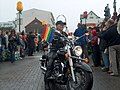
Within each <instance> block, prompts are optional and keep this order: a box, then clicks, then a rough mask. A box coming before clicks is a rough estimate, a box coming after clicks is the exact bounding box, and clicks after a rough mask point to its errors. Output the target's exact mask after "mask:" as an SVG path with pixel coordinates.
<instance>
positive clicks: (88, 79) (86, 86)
mask: <svg viewBox="0 0 120 90" xmlns="http://www.w3.org/2000/svg"><path fill="white" fill-rule="evenodd" d="M75 78H76V82H73V80H72V78H70V79H69V80H68V83H67V90H91V89H92V86H93V75H92V73H90V72H87V71H84V70H81V69H80V70H79V69H78V70H76V71H75Z"/></svg>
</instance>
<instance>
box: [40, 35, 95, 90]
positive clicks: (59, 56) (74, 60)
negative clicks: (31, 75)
mask: <svg viewBox="0 0 120 90" xmlns="http://www.w3.org/2000/svg"><path fill="white" fill-rule="evenodd" d="M62 39H63V41H64V42H65V43H66V44H65V46H64V48H60V49H59V50H58V51H57V53H56V58H55V60H54V62H53V70H52V76H54V79H50V80H49V87H50V90H57V89H56V88H57V86H56V84H59V85H65V86H66V90H91V89H92V86H93V74H92V69H91V68H90V66H89V65H88V64H87V63H88V62H89V60H88V59H87V58H86V59H82V58H81V57H80V56H81V54H82V48H81V46H75V45H74V43H72V42H71V41H70V40H69V39H68V38H66V37H63V38H62ZM47 60H49V59H48V57H47V55H45V57H44V58H40V61H41V64H42V67H44V68H42V70H44V71H45V70H46V66H47V65H46V62H47Z"/></svg>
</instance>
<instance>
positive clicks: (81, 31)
mask: <svg viewBox="0 0 120 90" xmlns="http://www.w3.org/2000/svg"><path fill="white" fill-rule="evenodd" d="M77 27H78V28H77V29H76V30H75V32H74V36H75V38H76V37H78V38H79V37H80V38H79V39H77V41H76V43H77V45H80V46H81V47H82V49H83V54H82V57H84V54H86V52H87V51H86V36H85V33H86V30H85V28H84V27H83V25H81V24H80V23H78V25H77ZM85 56H86V57H87V55H85Z"/></svg>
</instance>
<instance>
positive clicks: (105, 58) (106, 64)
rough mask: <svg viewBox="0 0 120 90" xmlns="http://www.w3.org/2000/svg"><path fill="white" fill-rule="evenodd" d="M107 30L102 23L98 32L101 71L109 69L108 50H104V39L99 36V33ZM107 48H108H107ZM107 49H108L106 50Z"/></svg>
mask: <svg viewBox="0 0 120 90" xmlns="http://www.w3.org/2000/svg"><path fill="white" fill-rule="evenodd" d="M106 30H107V27H106V26H105V25H103V26H102V27H101V31H100V33H99V38H100V51H101V54H102V60H103V65H104V66H103V67H102V71H103V72H107V71H109V65H110V64H109V53H108V52H104V51H105V49H106V41H105V40H104V39H102V38H101V35H102V34H103V33H104V32H105V31H106ZM107 49H108V48H107ZM107 51H108V50H107Z"/></svg>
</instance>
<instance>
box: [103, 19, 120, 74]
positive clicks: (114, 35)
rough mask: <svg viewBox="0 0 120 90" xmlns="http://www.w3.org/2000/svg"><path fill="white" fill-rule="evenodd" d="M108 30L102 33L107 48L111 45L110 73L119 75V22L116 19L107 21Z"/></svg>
mask: <svg viewBox="0 0 120 90" xmlns="http://www.w3.org/2000/svg"><path fill="white" fill-rule="evenodd" d="M106 26H107V28H108V29H107V30H106V31H105V32H104V33H103V34H102V38H103V39H104V40H105V41H106V48H107V47H109V59H110V71H109V73H110V75H111V76H118V75H119V71H118V69H119V68H118V67H119V62H120V57H119V56H120V35H119V34H118V32H117V24H115V23H114V20H112V19H109V20H108V21H107V22H106Z"/></svg>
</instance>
